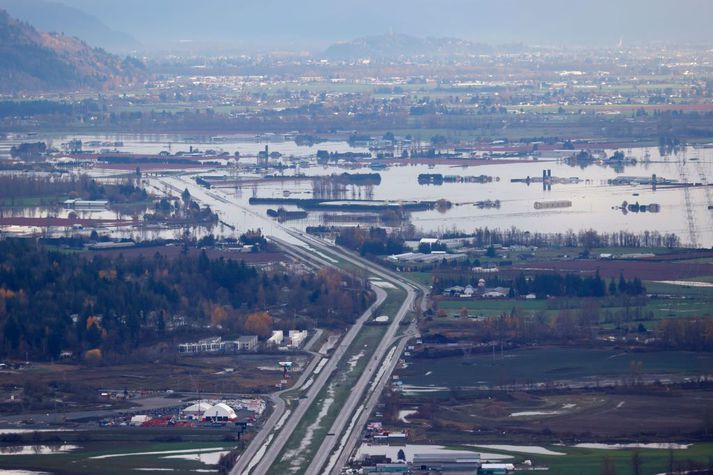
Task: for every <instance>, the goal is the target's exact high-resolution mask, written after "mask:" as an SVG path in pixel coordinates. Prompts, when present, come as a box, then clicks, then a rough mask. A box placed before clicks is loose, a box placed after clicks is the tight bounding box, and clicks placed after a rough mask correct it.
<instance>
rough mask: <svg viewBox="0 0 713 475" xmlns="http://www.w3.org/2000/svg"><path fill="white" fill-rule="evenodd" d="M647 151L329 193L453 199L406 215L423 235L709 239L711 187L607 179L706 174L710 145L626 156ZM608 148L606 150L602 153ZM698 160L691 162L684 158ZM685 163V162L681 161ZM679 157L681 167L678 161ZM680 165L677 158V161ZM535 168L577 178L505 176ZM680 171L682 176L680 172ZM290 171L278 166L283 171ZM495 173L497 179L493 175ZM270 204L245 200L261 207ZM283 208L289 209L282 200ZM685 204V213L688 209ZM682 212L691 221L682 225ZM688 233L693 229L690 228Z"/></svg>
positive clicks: (315, 220)
mask: <svg viewBox="0 0 713 475" xmlns="http://www.w3.org/2000/svg"><path fill="white" fill-rule="evenodd" d="M647 152H649V153H651V158H650V160H651V162H649V163H640V164H637V165H634V166H627V167H626V168H625V169H624V170H623V171H620V172H617V171H615V170H614V169H613V168H611V167H605V166H598V165H592V166H589V167H587V168H584V169H582V168H578V167H577V168H575V167H571V166H569V165H567V164H564V163H561V162H557V161H523V162H522V163H516V164H500V163H498V162H497V160H494V161H493V162H492V164H487V165H481V166H476V167H463V166H451V165H435V166H429V165H402V166H392V167H389V168H387V169H385V170H379V171H378V173H379V174H380V175H381V183H380V184H379V185H373V186H356V185H349V186H347V187H346V191H345V193H343V194H341V195H339V196H335V198H338V199H373V200H392V201H408V200H429V201H431V200H432V201H435V200H439V199H447V200H449V201H451V202H453V203H454V204H455V206H453V207H452V208H451V209H449V210H447V211H445V212H440V211H438V210H429V211H419V212H412V213H411V222H412V223H413V224H414V225H415V226H416V228H417V229H419V230H422V231H424V232H426V233H429V232H443V231H460V232H472V231H473V230H474V229H475V228H477V227H489V228H491V229H492V228H501V229H509V228H511V227H513V226H515V227H517V228H520V229H522V230H527V231H530V232H561V233H564V232H567V231H569V230H572V231H574V232H577V231H580V230H586V229H594V230H597V231H600V232H613V231H630V232H644V231H658V232H659V233H661V234H665V233H675V234H677V235H678V236H679V237H680V238H681V240H682V241H683V243H686V244H688V243H691V242H693V236H695V241H696V242H697V243H698V244H699V245H700V246H705V247H708V246H712V245H713V210H709V209H708V206H709V205H713V201H711V200H713V189H704V188H703V187H696V188H690V189H688V203H690V207H689V206H687V201H686V190H684V189H683V188H666V187H661V186H659V187H658V188H657V189H653V188H652V187H651V186H644V185H625V186H613V185H609V184H608V183H607V180H610V179H613V178H616V177H617V176H621V175H626V176H637V177H651V175H653V174H656V175H657V177H663V178H667V179H671V180H681V179H682V178H684V179H685V180H686V181H691V182H699V183H700V182H702V181H703V180H702V179H701V176H703V177H705V179H706V180H707V177H709V176H713V150H709V149H705V150H694V149H689V151H688V152H687V154H685V155H684V154H679V156H677V157H673V156H672V157H668V158H666V157H659V156H658V152H657V151H648V150H646V149H634V150H632V151H631V155H632V156H636V157H638V158H639V159H642V158H643V157H644V156H645V154H646V153H647ZM610 153H613V151H610ZM694 156H695V157H696V158H698V160H694V161H691V160H689V159H690V158H691V157H694ZM684 161H685V162H684ZM679 163H680V164H681V165H679ZM684 163H685V164H684ZM543 170H551V173H552V176H555V177H560V178H569V177H577V178H578V179H579V182H578V183H576V184H554V185H552V186H551V188H550V189H545V188H544V187H543V185H542V184H541V183H532V184H530V185H527V184H525V183H511V181H510V180H511V179H513V178H526V177H528V176H530V177H541V176H542V172H543ZM681 170H683V172H684V174H683V177H682V176H681ZM344 171H345V170H344V169H342V168H338V167H336V166H333V165H331V166H313V167H310V168H309V169H304V168H303V169H301V170H300V172H301V173H304V174H307V175H325V174H331V173H342V172H344ZM348 171H349V172H350V173H377V172H373V171H372V170H370V169H369V168H366V167H363V168H362V169H359V170H348ZM291 173H294V171H292V170H288V171H286V172H285V173H284V174H285V175H290V174H291ZM422 173H440V174H443V175H461V176H473V175H476V176H477V175H481V174H482V175H487V176H492V177H494V179H493V181H492V182H490V183H485V184H478V183H447V184H443V185H441V186H435V185H419V184H418V175H419V174H422ZM496 178H499V180H497V179H496ZM221 191H223V192H227V193H229V194H230V195H231V196H232V198H233V199H234V200H236V201H237V202H239V203H241V204H243V205H244V206H248V200H249V198H250V197H253V196H255V197H261V198H265V197H271V198H279V197H283V196H285V195H289V196H290V197H293V198H313V197H321V196H318V195H317V193H316V192H315V190H314V189H313V186H312V184H311V183H310V182H307V181H302V182H290V181H284V182H270V183H261V184H257V185H252V184H251V185H244V186H242V187H241V188H229V189H225V188H223V189H221ZM486 200H492V201H495V200H499V201H500V208H499V209H493V208H490V209H487V208H486V209H480V208H478V207H476V206H474V205H473V203H474V202H477V201H486ZM559 200H565V201H571V202H572V206H571V207H569V208H563V209H553V210H546V209H545V210H535V209H534V203H535V202H536V201H559ZM624 201H626V202H628V203H630V204H633V203H637V202H638V203H640V204H645V205H648V204H652V203H655V204H658V205H660V212H659V213H650V212H645V213H633V212H628V213H626V214H625V213H623V212H622V211H621V210H620V209H615V208H617V207H621V205H622V203H623V202H624ZM271 207H272V208H276V207H277V206H276V205H260V206H253V208H255V209H256V210H259V211H260V212H261V213H265V212H266V211H267V209H268V208H271ZM285 208H286V209H288V210H294V209H297V208H296V207H294V206H285ZM689 208H690V214H689ZM323 215H324V213H322V212H311V213H310V216H309V217H308V218H306V219H302V220H296V221H289V222H288V223H287V225H288V226H291V227H295V228H300V229H304V228H305V227H306V226H310V225H319V224H324V221H323ZM689 216H690V222H691V223H692V226H689ZM691 232H693V235H692V234H691Z"/></svg>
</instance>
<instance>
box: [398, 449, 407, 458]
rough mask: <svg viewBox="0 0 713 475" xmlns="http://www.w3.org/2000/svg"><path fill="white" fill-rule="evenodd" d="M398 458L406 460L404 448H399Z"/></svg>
mask: <svg viewBox="0 0 713 475" xmlns="http://www.w3.org/2000/svg"><path fill="white" fill-rule="evenodd" d="M396 458H397V459H398V460H406V453H404V449H399V451H398V453H397V454H396Z"/></svg>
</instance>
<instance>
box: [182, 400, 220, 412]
mask: <svg viewBox="0 0 713 475" xmlns="http://www.w3.org/2000/svg"><path fill="white" fill-rule="evenodd" d="M211 407H213V406H211V405H210V404H208V403H207V402H202V401H201V402H197V403H195V404H191V405H190V406H188V407H187V408H185V409H184V410H183V412H205V411H207V410H208V409H210V408H211Z"/></svg>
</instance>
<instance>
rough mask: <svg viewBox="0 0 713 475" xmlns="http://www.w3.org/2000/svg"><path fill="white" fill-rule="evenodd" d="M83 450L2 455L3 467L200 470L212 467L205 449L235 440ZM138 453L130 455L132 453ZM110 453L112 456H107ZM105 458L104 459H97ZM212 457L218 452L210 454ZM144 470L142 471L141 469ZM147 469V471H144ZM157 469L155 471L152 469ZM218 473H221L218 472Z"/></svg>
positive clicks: (86, 446)
mask: <svg viewBox="0 0 713 475" xmlns="http://www.w3.org/2000/svg"><path fill="white" fill-rule="evenodd" d="M77 445H79V446H80V449H78V450H76V451H72V452H69V453H61V454H47V455H2V454H0V467H2V468H3V469H17V470H38V471H50V472H52V473H55V474H96V473H102V474H109V475H114V474H116V475H120V474H126V473H132V472H134V473H148V474H150V473H164V472H165V471H167V470H172V471H171V473H174V474H181V475H182V474H190V473H196V471H197V470H206V469H210V468H211V465H210V464H206V463H203V462H201V461H199V460H198V454H199V453H201V452H204V453H210V452H218V451H225V450H230V449H231V448H233V447H234V446H235V443H234V442H232V443H230V442H173V443H169V442H163V443H161V442H141V441H133V442H132V441H122V442H120V443H117V442H86V443H78V444H77ZM177 450H180V451H185V452H182V453H165V454H163V455H162V454H160V453H159V454H146V452H169V451H177ZM134 453H135V454H137V455H130V454H134ZM174 455H185V456H188V455H193V457H192V460H185V459H182V458H167V457H169V456H174ZM106 456H110V457H106ZM94 457H103V458H94ZM208 457H209V459H213V458H216V457H217V456H216V455H212V456H208ZM138 469H141V471H140V472H137V470H138ZM143 469H147V470H143ZM151 469H153V470H151ZM216 473H217V472H216Z"/></svg>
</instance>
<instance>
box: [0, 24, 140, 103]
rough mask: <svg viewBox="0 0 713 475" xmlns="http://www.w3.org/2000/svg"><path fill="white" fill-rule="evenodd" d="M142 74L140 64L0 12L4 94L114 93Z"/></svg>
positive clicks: (0, 81) (0, 82) (0, 87)
mask: <svg viewBox="0 0 713 475" xmlns="http://www.w3.org/2000/svg"><path fill="white" fill-rule="evenodd" d="M143 73H144V70H143V65H142V63H140V62H139V61H137V60H134V59H131V58H125V59H122V58H119V57H118V56H115V55H113V54H110V53H107V52H106V51H104V50H103V49H99V48H92V47H91V46H89V45H87V44H86V43H84V42H83V41H81V40H79V39H78V38H74V37H70V36H65V35H62V34H57V33H44V32H39V31H37V30H36V29H35V28H33V27H32V26H31V25H29V24H27V23H24V22H21V21H19V20H17V19H15V18H13V17H11V16H10V15H9V14H8V13H7V12H6V11H5V10H0V92H6V93H7V92H18V91H33V90H35V91H37V90H42V91H48V90H67V89H79V88H97V87H111V86H115V85H118V84H121V83H126V82H130V81H133V80H136V79H138V78H140V77H141V76H142V75H143Z"/></svg>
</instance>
